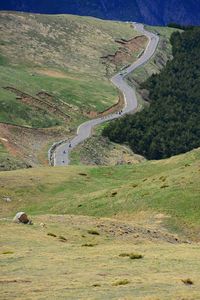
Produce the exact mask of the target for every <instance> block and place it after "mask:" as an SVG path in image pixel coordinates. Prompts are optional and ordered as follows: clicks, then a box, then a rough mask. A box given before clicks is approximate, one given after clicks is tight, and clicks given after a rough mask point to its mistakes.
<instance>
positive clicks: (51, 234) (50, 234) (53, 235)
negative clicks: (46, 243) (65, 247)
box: [47, 232, 57, 237]
mask: <svg viewBox="0 0 200 300" xmlns="http://www.w3.org/2000/svg"><path fill="white" fill-rule="evenodd" d="M47 235H49V236H52V237H57V235H56V234H54V233H51V232H48V233H47Z"/></svg>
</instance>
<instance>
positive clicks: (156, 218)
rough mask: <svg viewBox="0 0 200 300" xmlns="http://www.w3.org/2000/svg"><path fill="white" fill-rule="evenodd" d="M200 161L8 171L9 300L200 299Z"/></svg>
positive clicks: (199, 152) (5, 257)
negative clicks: (19, 217) (19, 214)
mask: <svg viewBox="0 0 200 300" xmlns="http://www.w3.org/2000/svg"><path fill="white" fill-rule="evenodd" d="M199 162H200V149H196V150H193V151H191V152H190V153H187V154H184V155H179V156H176V157H173V158H170V159H166V160H162V161H156V162H155V161H152V162H144V163H142V164H138V165H135V166H118V167H101V168H100V167H83V166H82V167H80V166H76V167H73V166H69V167H67V168H64V167H63V168H58V167H55V168H51V169H50V168H35V169H32V170H20V171H11V172H4V173H3V172H1V173H0V199H1V202H0V208H1V210H0V218H1V219H0V226H1V250H0V261H1V276H0V284H1V294H2V297H3V299H5V300H10V299H13V297H15V298H22V297H25V298H26V297H27V295H28V297H29V298H30V299H38V298H42V299H55V298H56V299H70V300H71V299H77V297H78V298H79V299H98V300H103V299H104V300H105V299H116V298H117V299H120V297H121V298H122V299H133V298H134V299H140V300H141V299H145V300H146V299H162V300H168V299H176V300H178V299H192V300H194V299H195V300H196V299H198V297H199V289H200V277H199V268H200V265H199V253H200V249H199V239H200V236H199V228H200V222H199V220H200V215H199V212H200V207H199V197H200V190H199V172H200V165H199ZM83 190H84V193H83ZM20 210H22V211H24V210H25V211H26V212H27V213H28V215H29V216H30V217H31V219H32V221H33V223H34V225H32V226H29V225H23V224H21V225H20V224H13V223H12V217H13V216H14V215H15V213H16V211H20ZM38 278H39V279H40V280H39V282H38Z"/></svg>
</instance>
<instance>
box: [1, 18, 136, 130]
mask: <svg viewBox="0 0 200 300" xmlns="http://www.w3.org/2000/svg"><path fill="white" fill-rule="evenodd" d="M1 27H2V34H1V42H0V45H1V58H0V63H1V81H0V85H1V114H0V121H2V122H9V123H12V124H19V125H30V126H33V127H49V126H54V125H56V124H57V122H58V119H59V122H61V121H63V118H64V120H65V119H66V120H67V121H68V122H69V120H68V119H70V118H72V119H73V121H74V122H76V123H77V121H76V120H74V119H77V118H80V117H81V115H82V114H83V113H86V112H87V111H88V110H97V111H101V110H104V109H106V108H108V107H109V106H111V105H112V104H114V103H116V102H117V91H116V89H115V88H114V87H112V85H111V83H110V82H109V80H108V78H107V77H106V76H107V73H106V67H105V65H104V64H103V63H102V60H101V57H102V56H105V55H106V54H114V53H115V51H117V49H118V48H119V44H117V43H116V42H115V40H117V39H120V38H125V39H126V38H128V39H129V38H133V37H134V36H136V35H137V34H136V32H134V31H133V29H132V28H131V27H130V25H128V24H122V23H116V22H106V21H101V20H96V19H92V18H82V17H75V16H44V15H28V14H12V13H1ZM135 55H137V53H136V54H135ZM132 60H134V54H133V57H132ZM8 86H10V87H13V88H15V89H17V90H19V91H21V92H23V93H26V94H29V95H30V97H29V98H30V99H27V98H28V97H23V95H20V94H19V92H17V91H14V90H12V91H10V90H5V89H3V88H4V87H8ZM41 92H46V93H47V95H45V94H44V93H43V94H39V93H41ZM48 94H50V96H49V95H48ZM16 96H17V100H16ZM20 97H21V98H22V101H20ZM31 97H32V99H31ZM41 97H43V98H42V99H41ZM23 98H26V99H25V100H24V99H23ZM35 98H39V100H46V101H47V102H51V104H52V105H54V108H60V107H61V108H62V111H64V112H65V114H66V116H63V115H60V114H59V111H58V112H57V114H56V115H55V114H54V113H52V111H51V110H50V109H49V107H47V112H46V111H45V107H44V106H45V104H43V106H42V105H41V103H39V101H38V105H37V106H36V107H34V105H33V102H37V100H35ZM23 100H24V101H23ZM62 101H63V102H62ZM35 105H36V104H35ZM55 111H56V110H55ZM56 117H57V118H56ZM81 118H82V117H81ZM66 120H65V121H66Z"/></svg>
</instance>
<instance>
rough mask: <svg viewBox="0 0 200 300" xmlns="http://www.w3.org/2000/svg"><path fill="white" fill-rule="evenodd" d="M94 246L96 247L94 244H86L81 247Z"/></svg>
mask: <svg viewBox="0 0 200 300" xmlns="http://www.w3.org/2000/svg"><path fill="white" fill-rule="evenodd" d="M94 246H96V244H91V243H86V244H83V245H82V247H94Z"/></svg>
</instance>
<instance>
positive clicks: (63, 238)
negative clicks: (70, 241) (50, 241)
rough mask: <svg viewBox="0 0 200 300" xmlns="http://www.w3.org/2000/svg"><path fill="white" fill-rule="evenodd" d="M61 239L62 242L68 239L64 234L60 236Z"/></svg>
mask: <svg viewBox="0 0 200 300" xmlns="http://www.w3.org/2000/svg"><path fill="white" fill-rule="evenodd" d="M59 240H60V241H61V242H66V241H67V239H66V238H65V237H64V236H62V235H60V236H59Z"/></svg>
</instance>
